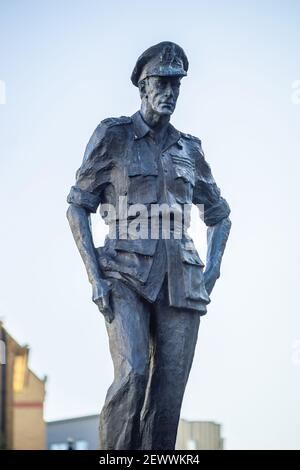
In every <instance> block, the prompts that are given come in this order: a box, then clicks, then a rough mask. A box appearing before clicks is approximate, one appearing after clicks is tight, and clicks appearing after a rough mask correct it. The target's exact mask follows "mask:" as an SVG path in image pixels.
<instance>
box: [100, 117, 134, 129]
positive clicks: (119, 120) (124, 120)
mask: <svg viewBox="0 0 300 470" xmlns="http://www.w3.org/2000/svg"><path fill="white" fill-rule="evenodd" d="M131 122H132V119H131V117H128V116H120V117H111V118H106V119H103V121H101V124H105V125H106V126H107V127H113V126H120V125H122V124H130V123H131Z"/></svg>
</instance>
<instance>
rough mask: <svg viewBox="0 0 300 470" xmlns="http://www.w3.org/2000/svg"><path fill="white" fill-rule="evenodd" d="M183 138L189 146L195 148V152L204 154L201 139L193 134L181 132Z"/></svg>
mask: <svg viewBox="0 0 300 470" xmlns="http://www.w3.org/2000/svg"><path fill="white" fill-rule="evenodd" d="M180 135H181V138H182V139H183V140H185V141H186V143H187V144H188V145H190V146H191V147H193V148H194V149H195V150H198V152H199V153H201V154H203V151H202V145H201V139H199V137H196V136H194V135H191V134H186V133H185V132H180Z"/></svg>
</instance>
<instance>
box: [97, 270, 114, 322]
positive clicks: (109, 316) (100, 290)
mask: <svg viewBox="0 0 300 470" xmlns="http://www.w3.org/2000/svg"><path fill="white" fill-rule="evenodd" d="M111 287H112V286H111V282H110V281H107V280H105V279H101V280H98V281H97V282H94V283H93V302H95V304H96V305H97V307H98V309H99V310H100V312H101V313H102V314H103V315H104V318H105V320H106V321H107V322H108V323H111V322H112V321H113V319H114V314H113V311H112V309H111V306H110V304H109V293H110V290H111Z"/></svg>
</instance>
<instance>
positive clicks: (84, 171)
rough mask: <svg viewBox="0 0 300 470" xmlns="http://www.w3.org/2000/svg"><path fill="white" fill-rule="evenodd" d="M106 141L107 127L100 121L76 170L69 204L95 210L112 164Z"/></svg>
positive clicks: (91, 210)
mask: <svg viewBox="0 0 300 470" xmlns="http://www.w3.org/2000/svg"><path fill="white" fill-rule="evenodd" d="M108 143H109V138H108V127H107V125H106V124H105V123H103V122H102V123H100V124H99V126H98V127H97V128H96V130H95V131H94V133H93V135H92V137H91V138H90V140H89V143H88V145H87V147H86V150H85V153H84V157H83V162H82V165H81V167H80V168H79V169H78V170H77V172H76V183H75V185H74V186H72V187H71V191H70V193H69V195H68V197H67V202H68V203H69V204H75V205H77V206H80V207H84V208H85V209H87V210H88V211H89V212H96V210H97V208H98V206H99V204H100V203H101V196H102V192H103V189H104V188H105V186H106V185H107V184H109V182H110V173H111V172H110V170H111V168H112V166H113V162H112V157H111V156H110V152H109V145H108Z"/></svg>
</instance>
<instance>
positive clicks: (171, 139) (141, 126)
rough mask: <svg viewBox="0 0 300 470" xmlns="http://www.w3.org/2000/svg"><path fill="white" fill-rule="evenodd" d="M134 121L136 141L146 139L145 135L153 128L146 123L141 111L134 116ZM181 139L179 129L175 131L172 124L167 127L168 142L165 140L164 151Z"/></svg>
mask: <svg viewBox="0 0 300 470" xmlns="http://www.w3.org/2000/svg"><path fill="white" fill-rule="evenodd" d="M132 121H133V128H134V136H135V139H141V138H143V137H145V135H147V134H148V133H149V132H150V131H151V128H150V127H149V126H148V124H147V123H146V122H145V121H144V119H143V117H142V115H141V113H140V111H137V112H136V113H135V114H134V115H133V116H132ZM180 137H181V134H180V132H179V131H178V130H177V129H175V127H174V126H172V124H169V125H168V127H167V136H166V140H165V144H164V149H163V150H166V149H167V148H169V147H170V146H171V145H173V144H175V143H176V142H178V140H179V139H180Z"/></svg>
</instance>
